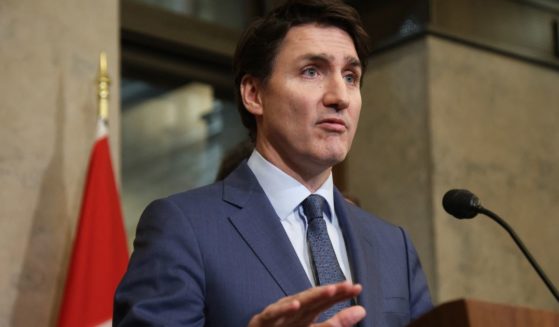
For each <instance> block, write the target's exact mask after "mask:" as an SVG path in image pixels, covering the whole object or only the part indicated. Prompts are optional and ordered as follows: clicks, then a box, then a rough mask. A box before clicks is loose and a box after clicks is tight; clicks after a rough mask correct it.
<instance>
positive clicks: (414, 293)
mask: <svg viewBox="0 0 559 327" xmlns="http://www.w3.org/2000/svg"><path fill="white" fill-rule="evenodd" d="M400 230H401V231H402V234H403V236H404V241H405V243H406V250H407V259H408V285H409V287H408V289H409V292H410V294H409V299H410V315H411V320H415V319H417V318H419V317H420V316H421V315H423V314H424V313H426V312H427V311H429V310H431V309H432V307H433V304H432V302H431V295H430V294H429V287H428V286H427V279H426V278H425V273H424V272H423V268H421V263H420V262H419V257H418V255H417V252H416V250H415V247H414V246H413V244H412V242H411V239H410V237H409V235H408V234H407V232H406V231H405V230H404V229H402V228H400Z"/></svg>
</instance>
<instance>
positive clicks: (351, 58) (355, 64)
mask: <svg viewBox="0 0 559 327" xmlns="http://www.w3.org/2000/svg"><path fill="white" fill-rule="evenodd" d="M345 61H346V62H347V63H348V64H349V65H350V66H352V67H359V68H361V69H362V68H363V65H361V61H360V60H359V59H357V58H355V57H354V56H347V57H345Z"/></svg>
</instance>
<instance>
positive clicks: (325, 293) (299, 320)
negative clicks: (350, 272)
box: [248, 282, 366, 327]
mask: <svg viewBox="0 0 559 327" xmlns="http://www.w3.org/2000/svg"><path fill="white" fill-rule="evenodd" d="M359 293H361V285H359V284H355V285H353V284H351V283H350V282H343V283H338V284H331V285H324V286H318V287H313V288H310V289H308V290H306V291H303V292H301V293H297V294H295V295H292V296H287V297H284V298H281V299H280V300H278V301H277V302H275V303H272V304H270V305H269V306H267V307H266V308H265V309H264V310H263V311H262V312H260V313H259V314H257V315H255V316H254V317H252V319H251V320H250V322H249V325H248V326H249V327H269V326H295V327H297V326H301V327H303V326H304V327H308V326H313V327H349V326H353V325H355V324H356V323H358V322H359V321H361V320H362V319H363V318H364V317H365V315H366V312H365V309H364V308H363V307H361V306H358V305H356V306H352V307H350V308H347V309H344V310H342V311H340V312H338V313H337V314H336V315H335V316H334V317H332V318H330V319H329V320H327V321H325V322H321V323H314V320H315V319H316V318H317V317H318V315H319V314H320V313H321V312H323V311H324V310H326V309H328V308H329V307H330V306H332V305H334V304H335V303H337V302H340V301H344V300H348V299H351V298H354V297H356V296H357V295H359Z"/></svg>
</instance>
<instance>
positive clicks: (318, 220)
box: [302, 194, 351, 321]
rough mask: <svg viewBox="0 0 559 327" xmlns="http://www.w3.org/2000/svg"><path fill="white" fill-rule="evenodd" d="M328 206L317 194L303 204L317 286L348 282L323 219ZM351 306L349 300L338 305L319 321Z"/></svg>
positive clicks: (326, 312)
mask: <svg viewBox="0 0 559 327" xmlns="http://www.w3.org/2000/svg"><path fill="white" fill-rule="evenodd" d="M326 204H327V203H326V200H325V199H324V198H323V197H322V196H320V195H317V194H311V195H309V197H308V198H306V199H305V200H304V201H303V203H302V205H303V212H304V213H305V216H307V223H308V229H307V243H308V245H309V249H310V253H311V262H312V265H313V268H314V275H315V278H316V284H317V285H326V284H334V283H339V282H342V281H344V280H346V278H345V276H344V274H343V272H342V270H341V268H340V265H339V264H338V259H336V253H335V252H334V248H333V247H332V242H330V237H329V236H328V231H327V230H326V222H325V221H324V217H323V212H324V208H325V206H326ZM350 305H351V301H349V300H348V301H344V302H338V303H336V304H335V305H333V306H332V307H330V308H329V309H328V310H326V311H324V312H323V313H322V314H321V315H320V318H319V321H324V320H327V319H329V318H331V317H332V316H333V315H335V314H336V313H337V312H338V311H340V310H342V309H344V308H348V307H349V306H350Z"/></svg>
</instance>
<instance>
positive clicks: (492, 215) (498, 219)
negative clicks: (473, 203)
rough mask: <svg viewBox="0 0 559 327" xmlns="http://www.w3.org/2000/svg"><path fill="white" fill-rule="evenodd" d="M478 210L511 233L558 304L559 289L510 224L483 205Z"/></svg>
mask: <svg viewBox="0 0 559 327" xmlns="http://www.w3.org/2000/svg"><path fill="white" fill-rule="evenodd" d="M476 209H477V211H478V212H479V213H482V214H484V215H486V216H487V217H489V218H491V219H493V220H494V221H495V222H497V224H499V225H501V226H502V227H503V228H504V229H505V230H506V231H507V232H508V233H509V235H510V236H511V237H512V239H513V240H514V242H515V243H516V245H517V246H518V247H519V248H520V250H521V251H522V253H524V256H525V257H526V259H528V261H530V264H531V265H532V267H533V268H534V269H535V270H536V272H537V273H538V275H539V276H540V278H541V279H542V280H543V282H544V283H545V285H546V286H547V288H548V289H549V291H550V292H551V293H552V294H553V296H554V297H555V299H556V300H557V302H559V292H557V289H556V288H555V286H554V285H553V283H552V282H551V281H550V280H549V278H547V276H546V274H545V273H544V271H543V270H542V268H541V267H540V265H539V264H538V263H537V262H536V260H535V259H534V257H532V255H531V254H530V251H528V248H526V246H524V243H522V240H520V238H519V237H518V235H516V233H515V232H514V230H513V229H512V228H511V227H510V226H509V224H507V222H506V221H504V220H503V219H501V217H499V216H498V215H497V214H495V213H494V212H492V211H491V210H489V209H485V208H484V207H482V206H481V205H478V206H477V208H476Z"/></svg>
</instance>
